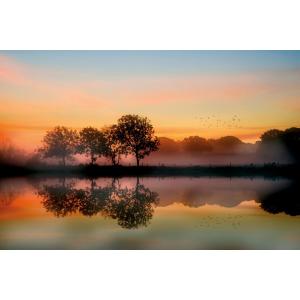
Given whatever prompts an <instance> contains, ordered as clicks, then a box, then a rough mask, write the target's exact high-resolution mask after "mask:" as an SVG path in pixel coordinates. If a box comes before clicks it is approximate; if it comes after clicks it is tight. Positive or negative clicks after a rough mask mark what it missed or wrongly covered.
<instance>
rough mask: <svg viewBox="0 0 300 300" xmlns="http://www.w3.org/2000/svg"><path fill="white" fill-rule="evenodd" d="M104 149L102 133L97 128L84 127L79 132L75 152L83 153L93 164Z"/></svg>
mask: <svg viewBox="0 0 300 300" xmlns="http://www.w3.org/2000/svg"><path fill="white" fill-rule="evenodd" d="M103 151H104V135H103V133H102V132H101V131H100V130H98V129H97V128H93V127H86V128H83V129H82V130H81V131H80V132H79V139H78V145H77V152H78V153H80V154H85V155H86V156H89V157H90V159H91V164H92V165H93V164H94V163H95V162H96V160H97V158H98V157H99V156H101V155H102V154H103Z"/></svg>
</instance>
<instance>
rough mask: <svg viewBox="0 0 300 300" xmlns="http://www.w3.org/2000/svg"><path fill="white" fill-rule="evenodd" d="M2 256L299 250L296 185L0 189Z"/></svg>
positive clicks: (114, 183)
mask: <svg viewBox="0 0 300 300" xmlns="http://www.w3.org/2000/svg"><path fill="white" fill-rule="evenodd" d="M0 248H1V249H300V197H299V184H298V183H297V182H293V181H291V180H288V179H276V180H269V179H264V178H254V179H250V178H234V179H233V178H224V177H223V178H213V177H212V178H205V177H200V178H196V177H176V178H171V177H166V178H158V177H145V178H132V177H131V178H120V179H113V178H98V179H94V180H91V179H86V178H80V179H78V178H54V177H52V178H51V177H49V178H44V177H26V178H14V179H2V180H1V181H0Z"/></svg>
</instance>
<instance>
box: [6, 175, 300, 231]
mask: <svg viewBox="0 0 300 300" xmlns="http://www.w3.org/2000/svg"><path fill="white" fill-rule="evenodd" d="M121 181H122V180H121ZM125 181H126V180H125ZM146 181H147V187H146V185H144V184H141V183H140V181H139V179H138V178H137V179H136V181H135V182H134V184H132V182H131V184H129V186H128V184H121V183H120V181H119V180H117V179H109V180H108V181H106V183H105V184H103V183H102V184H101V183H100V185H99V182H98V181H95V180H89V181H88V185H83V186H82V184H81V183H82V182H84V180H70V179H64V178H61V179H59V180H57V179H56V180H50V181H49V180H47V179H42V178H34V179H30V183H31V186H33V187H34V189H35V190H36V191H37V195H38V196H39V198H40V199H41V203H42V205H43V207H44V208H45V209H46V211H48V212H51V213H52V214H53V215H55V216H56V217H66V216H69V215H72V214H81V215H84V216H89V217H91V216H95V215H101V216H105V217H108V218H112V219H115V220H116V221H117V223H118V224H119V225H120V226H121V227H123V228H128V229H131V228H138V227H140V226H147V225H148V224H149V223H150V220H151V219H152V217H153V214H154V209H155V207H156V206H157V205H159V206H168V205H170V204H173V203H181V204H183V205H184V206H187V207H190V208H197V207H201V206H204V205H218V206H222V207H227V208H233V207H236V206H238V205H240V204H241V203H242V202H243V201H247V200H255V201H256V202H257V203H258V205H259V207H260V208H261V209H263V210H264V211H266V212H268V213H270V214H278V213H285V214H287V215H289V216H298V215H300V188H299V187H300V185H299V182H298V181H296V182H289V183H288V184H287V182H285V184H283V183H279V182H278V183H277V182H269V181H262V180H261V181H259V180H257V181H253V182H252V181H250V180H248V181H247V180H241V181H239V180H238V179H235V181H234V182H233V183H231V182H228V181H226V179H199V180H195V181H193V180H188V179H184V178H182V179H180V180H177V179H164V180H162V181H160V180H158V179H147V180H145V182H146ZM102 182H103V181H102ZM148 185H149V187H148ZM28 186H30V185H29V184H28V181H23V182H22V181H13V180H2V181H0V209H2V210H4V209H5V208H7V207H9V206H10V205H11V204H12V202H13V200H14V199H16V197H18V196H20V194H22V191H23V190H24V189H25V187H28ZM152 189H153V190H155V191H156V190H158V191H159V194H158V193H157V192H154V191H153V190H152ZM159 195H160V197H159Z"/></svg>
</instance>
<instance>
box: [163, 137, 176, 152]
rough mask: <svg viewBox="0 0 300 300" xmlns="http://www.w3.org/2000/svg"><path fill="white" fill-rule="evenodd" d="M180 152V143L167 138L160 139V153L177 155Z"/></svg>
mask: <svg viewBox="0 0 300 300" xmlns="http://www.w3.org/2000/svg"><path fill="white" fill-rule="evenodd" d="M179 150H180V143H179V142H176V141H174V140H172V139H170V138H167V137H160V138H159V152H160V153H166V154H169V153H170V154H171V153H177V152H179Z"/></svg>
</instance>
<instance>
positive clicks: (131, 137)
mask: <svg viewBox="0 0 300 300" xmlns="http://www.w3.org/2000/svg"><path fill="white" fill-rule="evenodd" d="M117 135H118V139H119V140H120V142H121V143H122V144H123V146H124V147H125V149H126V152H127V153H128V154H132V155H134V156H135V158H136V164H137V166H139V165H140V160H141V159H143V158H144V157H145V156H147V155H149V154H150V153H151V152H153V151H157V150H158V146H159V140H158V138H157V137H156V136H154V129H153V126H152V125H151V123H150V121H149V120H148V119H147V118H144V117H140V116H138V115H125V116H123V117H121V118H120V119H119V120H118V125H117Z"/></svg>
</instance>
